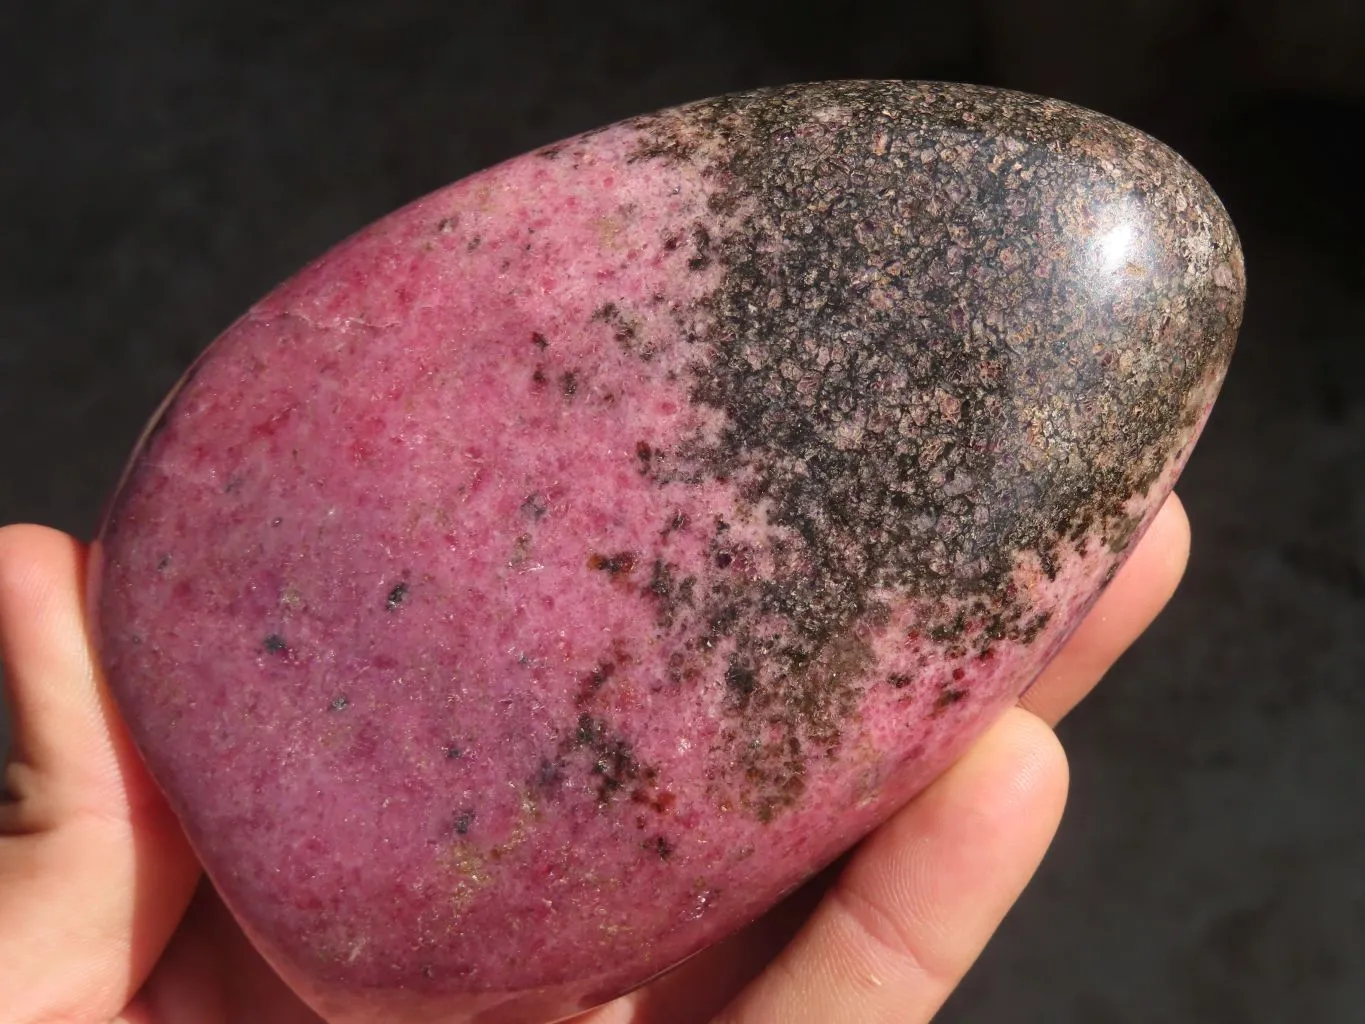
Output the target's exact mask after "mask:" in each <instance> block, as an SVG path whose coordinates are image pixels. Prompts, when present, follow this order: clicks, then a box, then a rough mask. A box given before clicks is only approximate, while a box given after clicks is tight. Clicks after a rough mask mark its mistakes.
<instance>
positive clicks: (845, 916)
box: [718, 708, 1067, 1024]
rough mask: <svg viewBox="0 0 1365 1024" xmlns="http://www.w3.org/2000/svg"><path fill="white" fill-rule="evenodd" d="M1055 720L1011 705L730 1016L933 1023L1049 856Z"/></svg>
mask: <svg viewBox="0 0 1365 1024" xmlns="http://www.w3.org/2000/svg"><path fill="white" fill-rule="evenodd" d="M1066 786H1067V770H1066V759H1065V756H1064V755H1063V753H1062V750H1061V747H1060V745H1059V744H1058V742H1057V739H1056V737H1055V736H1054V735H1053V733H1052V731H1051V730H1050V729H1049V728H1048V727H1047V725H1046V723H1044V722H1042V721H1040V720H1039V719H1038V718H1037V717H1035V716H1034V715H1032V714H1030V713H1029V712H1027V711H1024V710H1022V709H1019V708H1011V709H1010V711H1009V712H1007V713H1006V715H1005V716H1004V717H1003V718H1002V719H1001V720H1000V721H999V722H998V723H996V725H995V726H993V727H992V728H991V729H990V731H988V732H987V733H986V735H985V736H984V737H983V738H982V739H981V741H980V742H979V743H978V744H977V745H976V746H975V747H973V748H972V749H971V751H969V752H968V753H967V754H966V755H965V756H964V757H963V758H962V759H961V760H959V761H958V762H957V764H955V765H954V766H953V767H952V768H951V769H949V770H948V772H947V773H945V774H944V775H943V776H941V777H940V778H939V779H938V781H936V782H935V783H934V784H933V785H931V786H930V787H929V788H928V789H927V790H925V791H924V792H923V793H922V794H921V795H920V796H919V797H917V798H916V799H915V800H914V801H912V802H911V803H910V804H909V805H908V806H907V807H905V808H904V809H903V810H902V811H901V812H900V813H899V814H897V815H896V816H895V817H894V818H892V819H891V820H890V821H889V822H888V823H887V824H886V825H884V826H882V827H881V828H880V829H878V830H877V831H876V832H874V833H873V834H872V835H871V836H870V837H869V838H868V839H867V840H866V841H865V843H864V844H863V845H862V847H860V848H859V850H858V851H857V853H856V854H855V855H854V857H853V859H852V860H851V861H850V863H849V865H848V867H847V868H846V869H845V871H844V872H843V874H842V875H840V877H839V879H838V880H837V881H836V882H835V884H834V885H833V887H832V888H831V889H830V891H829V893H828V894H827V895H826V897H825V899H824V900H823V901H822V902H821V904H820V906H819V907H818V908H817V909H816V911H815V913H814V915H813V916H812V917H811V919H810V920H809V921H808V922H807V924H806V926H805V927H804V928H803V929H802V930H801V932H800V933H799V934H798V935H797V936H796V938H795V939H794V940H793V942H792V943H791V945H789V946H788V947H787V948H786V950H784V951H783V953H782V954H781V955H780V956H779V957H778V958H777V959H776V960H775V961H774V962H773V963H772V965H771V966H770V967H769V968H768V969H767V970H766V971H765V972H764V973H763V974H762V975H761V976H760V977H759V978H758V979H757V980H756V981H755V982H754V983H753V984H752V985H750V986H749V987H748V988H747V989H745V990H744V992H742V993H741V994H740V995H739V997H738V998H737V999H736V1000H735V1001H734V1002H733V1003H732V1004H731V1005H730V1006H729V1007H728V1008H727V1009H726V1011H725V1012H723V1013H722V1014H721V1016H720V1017H719V1018H718V1021H719V1022H722V1024H776V1022H781V1024H843V1022H848V1024H876V1022H881V1021H885V1022H888V1024H891V1022H895V1024H919V1022H924V1021H928V1020H929V1019H930V1018H931V1017H932V1016H933V1015H934V1013H935V1012H936V1011H937V1010H938V1008H939V1006H940V1005H941V1004H942V1003H943V1001H944V999H946V998H947V996H948V994H949V993H950V992H951V991H952V990H953V988H954V987H955V986H956V985H957V983H958V981H959V980H960V979H961V978H962V976H963V974H964V973H965V972H966V971H967V969H968V968H969V967H970V966H971V964H972V962H973V961H974V960H975V959H976V957H977V955H978V954H979V953H980V951H981V948H982V947H983V946H984V944H985V943H986V940H987V939H988V938H989V937H990V935H991V934H992V933H993V932H994V931H995V929H996V927H997V926H998V924H999V922H1000V920H1001V918H1003V916H1004V915H1005V913H1006V911H1007V910H1008V909H1009V907H1010V906H1011V905H1012V904H1013V903H1014V901H1015V900H1016V899H1017V898H1018V895H1019V893H1020V892H1021V891H1022V889H1023V887H1024V885H1025V884H1026V883H1027V881H1028V879H1029V878H1030V877H1031V876H1032V874H1033V872H1034V870H1035V869H1036V868H1037V866H1038V862H1039V861H1040V860H1041V859H1042V856H1043V853H1044V851H1045V850H1046V849H1047V846H1048V843H1049V842H1050V841H1051V839H1052V836H1053V833H1054V832H1055V830H1056V827H1057V823H1058V821H1059V820H1060V818H1061V812H1062V805H1063V803H1064V802H1065V799H1066Z"/></svg>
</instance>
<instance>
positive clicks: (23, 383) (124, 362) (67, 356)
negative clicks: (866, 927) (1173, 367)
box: [0, 0, 1365, 1024]
mask: <svg viewBox="0 0 1365 1024" xmlns="http://www.w3.org/2000/svg"><path fill="white" fill-rule="evenodd" d="M1361 68H1365V4H1360V3H1357V2H1355V0H1116V2H1110V3H1097V2H1095V0H1037V2H1034V3H1029V4H1023V3H1015V2H1012V0H972V2H959V3H953V2H949V0H940V2H939V3H935V4H915V3H909V2H906V3H899V4H889V3H882V4H879V3H873V2H860V3H859V2H855V3H842V4H832V3H823V4H816V3H811V2H806V0H785V2H779V0H728V2H725V3H711V2H701V0H697V2H695V3H690V4H682V3H677V4H664V3H648V2H645V0H634V2H632V0H613V2H602V3H596V4H587V3H574V2H550V0H540V2H536V0H526V2H518V0H501V2H495V3H484V2H480V3H460V2H451V0H340V2H333V3H287V2H279V0H120V2H118V3H98V2H95V0H87V2H81V0H3V2H0V439H3V440H0V522H5V521H12V520H36V521H41V522H46V523H50V524H53V525H55V526H59V527H62V528H64V529H66V530H71V531H74V532H76V533H78V534H81V535H85V536H88V535H89V534H90V533H91V532H92V530H93V529H94V526H95V522H96V517H97V515H98V512H99V508H100V505H101V501H102V499H103V497H104V495H105V493H106V492H107V491H108V490H109V488H110V487H111V485H112V484H113V482H114V480H115V477H116V475H117V473H118V471H119V469H120V466H121V463H122V460H123V458H124V456H125V454H126V453H127V451H128V450H129V448H130V447H131V445H132V443H133V441H134V439H135V437H136V435H137V433H138V431H139V428H140V427H141V425H142V423H143V421H144V420H145V418H146V417H147V416H148V415H149V414H150V412H151V411H152V409H153V408H154V406H155V405H156V404H157V401H158V400H159V398H160V397H161V396H162V394H163V393H164V392H165V391H166V389H167V388H168V387H170V385H171V384H172V383H173V382H174V380H175V379H176V378H177V376H178V375H179V374H180V372H181V371H182V370H183V369H184V367H185V366H186V365H187V364H188V362H189V361H190V360H191V358H192V357H193V356H194V355H195V354H197V353H198V352H199V350H200V349H201V348H202V347H203V346H204V345H205V344H207V342H209V341H210V340H211V339H212V338H213V337H214V335H215V334H216V333H217V332H218V331H219V330H221V329H222V328H223V327H225V326H226V325H227V324H228V323H229V322H230V321H231V320H232V319H233V318H234V317H235V316H236V315H237V314H238V313H239V312H241V311H242V310H243V309H244V308H245V307H246V306H247V305H248V304H249V303H250V302H252V301H253V300H255V299H256V298H258V297H260V296H261V295H262V294H263V293H264V292H265V291H267V290H268V289H269V288H270V287H271V286H272V285H274V284H275V283H277V282H278V281H279V280H281V279H282V278H284V277H285V276H287V275H288V274H289V273H290V272H291V271H293V270H294V269H296V268H297V267H298V266H299V265H300V264H302V263H303V262H304V261H305V260H307V259H309V258H311V257H313V256H315V255H317V254H318V253H319V252H321V251H322V250H323V249H325V248H326V247H328V246H329V245H331V244H332V243H334V242H336V241H338V240H340V239H341V238H342V237H344V236H345V235H347V234H349V233H350V232H352V231H353V230H355V229H357V228H359V227H361V226H362V225H363V224H365V223H366V222H368V221H370V220H372V219H374V218H375V217H378V216H380V215H381V214H384V213H386V212H387V211H389V210H391V209H393V208H394V207H396V206H398V205H400V204H401V203H403V202H405V201H407V200H409V199H412V198H415V197H416V196H418V195H420V194H422V193H424V192H426V191H429V190H431V189H433V188H435V187H437V186H440V185H443V184H445V183H447V182H449V181H452V180H454V179H457V178H459V177H461V176H463V175H464V174H466V173H468V172H470V171H473V170H476V169H478V168H481V167H484V166H486V165H488V164H490V163H492V162H494V161H497V160H499V159H501V158H504V157H509V156H512V155H515V154H517V153H520V152H522V151H524V150H527V149H529V148H531V147H533V146H536V145H538V144H541V143H545V142H549V141H551V140H554V139H557V138H560V137H562V136H565V135H568V134H570V133H573V132H576V131H578V130H581V129H586V128H589V127H593V126H595V125H598V124H601V123H605V122H608V121H612V120H615V119H617V118H619V117H622V116H626V115H629V114H633V113H639V112H642V111H645V110H649V109H653V108H656V107H660V106H664V105H669V104H673V103H676V102H681V101H685V100H690V99H696V98H700V97H703V96H708V95H712V94H715V93H719V92H724V91H728V90H733V89H737V88H744V87H750V86H756V85H764V84H777V83H782V82H787V81H796V80H809V79H816V78H827V77H841V76H844V77H873V76H886V77H902V78H940V79H953V80H970V81H977V82H983V83H988V84H999V85H1008V86H1012V87H1016V88H1021V89H1026V90H1030V91H1035V92H1042V93H1048V94H1052V95H1056V96H1060V97H1062V98H1065V99H1069V100H1073V101H1075V102H1078V103H1081V104H1084V105H1086V106H1090V107H1094V108H1097V109H1100V110H1103V111H1105V112H1106V113H1110V114H1114V115H1116V116H1118V117H1120V118H1122V119H1125V120H1128V121H1130V122H1132V123H1134V124H1136V125H1138V126H1139V127H1141V128H1144V129H1146V130H1147V131H1149V132H1151V133H1153V134H1155V135H1157V136H1158V137H1160V138H1162V139H1164V140H1166V141H1167V142H1169V143H1171V144H1172V145H1174V146H1175V147H1176V148H1177V149H1179V150H1181V151H1182V152H1183V153H1185V155H1186V156H1187V157H1189V158H1190V159H1191V160H1192V161H1193V162H1194V163H1195V164H1196V166H1198V167H1199V168H1201V169H1202V170H1203V171H1204V172H1205V174H1206V175H1207V176H1208V177H1209V179H1210V180H1211V181H1212V183H1213V184H1214V187H1215V188H1216V189H1217V190H1218V191H1219V192H1220V193H1221V194H1222V196H1223V197H1224V199H1225V200H1226V202H1227V204H1228V206H1229V208H1230V209H1231V211H1232V214H1233V217H1234V219H1235V220H1236V222H1237V224H1238V225H1239V227H1240V229H1241V231H1242V234H1243V240H1244V243H1245V246H1246V254H1247V264H1248V275H1249V278H1250V302H1249V305H1248V308H1247V321H1246V327H1245V329H1244V332H1243V338H1242V345H1241V349H1240V352H1239V354H1238V357H1237V359H1236V360H1235V362H1234V365H1233V371H1232V375H1231V377H1230V378H1229V381H1228V385H1227V388H1226V391H1225V393H1224V397H1223V399H1222V401H1221V403H1220V405H1219V408H1218V410H1217V411H1216V413H1215V414H1214V417H1213V420H1212V423H1211V425H1210V427H1209V429H1208V432H1207V434H1206V436H1205V440H1204V442H1203V443H1202V445H1201V447H1200V449H1199V451H1198V452H1197V453H1196V455H1195V458H1194V460H1193V463H1192V464H1191V466H1190V468H1189V471H1188V473H1187V475H1186V477H1185V479H1184V481H1183V483H1182V486H1181V488H1180V490H1181V493H1182V495H1183V496H1184V498H1185V501H1186V503H1187V505H1188V507H1189V510H1190V515H1191V517H1192V519H1193V522H1194V535H1195V545H1194V557H1193V562H1192V564H1191V566H1190V571H1189V575H1188V578H1187V581H1186V583H1185V586H1184V587H1183V589H1182V591H1181V593H1180V594H1179V596H1178V597H1177V598H1176V600H1175V602H1174V604H1173V605H1172V607H1171V608H1170V610H1169V611H1168V612H1167V613H1166V615H1165V616H1164V617H1163V618H1162V619H1161V620H1160V621H1159V623H1158V624H1157V625H1156V627H1155V628H1154V629H1153V630H1152V631H1151V632H1150V634H1149V635H1148V636H1147V637H1146V638H1144V640H1143V641H1142V642H1141V643H1140V645H1139V646H1138V647H1137V648H1136V649H1135V650H1134V651H1133V652H1132V653H1131V654H1130V655H1129V656H1128V657H1127V658H1126V659H1125V660H1124V661H1123V662H1122V664H1121V665H1120V666H1119V667H1118V669H1116V670H1115V671H1114V673H1113V674H1112V676H1111V677H1110V679H1109V680H1108V682H1107V683H1106V685H1105V686H1104V687H1103V688H1102V689H1101V691H1100V692H1099V693H1097V694H1096V696H1095V697H1094V698H1093V699H1092V700H1090V701H1089V702H1088V703H1087V704H1086V705H1085V706H1084V707H1083V708H1082V709H1081V710H1080V711H1079V712H1078V713H1077V714H1076V715H1075V716H1074V717H1073V718H1072V719H1070V720H1069V721H1068V722H1067V723H1065V725H1064V726H1063V729H1062V732H1063V738H1064V739H1065V741H1066V743H1067V745H1068V747H1069V748H1070V750H1071V752H1072V756H1073V760H1074V784H1073V796H1072V799H1071V804H1070V808H1069V810H1068V816H1067V819H1066V822H1065V823H1064V825H1063V829H1062V833H1061V835H1060V837H1059V839H1058V841H1057V844H1056V847H1055V848H1054V850H1053V852H1052V854H1051V855H1050V857H1049V859H1048V861H1047V862H1046V864H1045V865H1044V867H1043V870H1042V872H1041V874H1040V876H1039V877H1038V879H1037V881H1036V882H1035V883H1034V885H1033V886H1032V888H1031V889H1030V890H1029V892H1028V894H1027V895H1026V896H1025V898H1024V900H1023V902H1022V903H1021V904H1020V906H1019V907H1018V909H1017V910H1016V911H1015V913H1014V914H1013V915H1012V916H1011V918H1010V920H1009V922H1008V923H1007V925H1006V926H1005V928H1004V930H1003V932H1002V933H1001V935H1000V936H999V938H998V940H997V941H996V942H995V944H994V945H993V946H992V947H991V948H990V950H989V951H988V952H987V954H986V955H985V957H984V958H983V960H982V961H981V963H980V964H979V965H978V967H977V968H976V969H975V971H974V972H973V973H972V975H971V977H970V978H969V980H968V982H967V984H966V985H965V987H964V988H963V989H962V991H961V992H960V993H959V994H958V995H957V996H956V997H954V999H953V1001H952V1002H951V1003H950V1005H949V1007H948V1008H947V1009H946V1010H945V1011H944V1014H943V1017H942V1019H943V1020H946V1021H950V1022H966V1021H1009V1022H1031V1021H1047V1022H1081V1024H1127V1022H1138V1021H1141V1022H1147V1021H1177V1022H1184V1021H1190V1022H1201V1024H1219V1022H1224V1021H1226V1022H1229V1024H1232V1022H1236V1024H1256V1022H1288V1021H1294V1022H1298V1021H1313V1022H1343V1024H1347V1022H1349V1024H1359V1022H1361V1021H1365V679H1363V678H1362V676H1365V347H1363V346H1362V341H1361V339H1362V336H1363V335H1362V329H1365V247H1363V246H1362V229H1363V228H1365V200H1363V199H1362V195H1363V194H1365V188H1363V187H1362V172H1361V165H1360V164H1359V163H1358V162H1357V160H1356V158H1355V157H1354V156H1353V154H1354V152H1355V150H1356V149H1357V143H1358V142H1359V137H1360V136H1361V134H1362V133H1363V132H1365V75H1362V72H1361V71H1360V70H1359V69H1361ZM0 717H2V716H0ZM2 727H3V721H0V744H3V728H2Z"/></svg>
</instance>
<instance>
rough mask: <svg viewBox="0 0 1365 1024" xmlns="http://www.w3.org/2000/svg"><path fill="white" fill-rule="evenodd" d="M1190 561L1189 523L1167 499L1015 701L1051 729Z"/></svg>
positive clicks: (1147, 621) (1147, 619) (1154, 611)
mask: <svg viewBox="0 0 1365 1024" xmlns="http://www.w3.org/2000/svg"><path fill="white" fill-rule="evenodd" d="M1189 556H1190V521H1189V517H1188V516H1187V515H1186V512H1185V506H1184V505H1183V504H1182V503H1181V501H1180V499H1179V498H1178V497H1176V495H1175V494H1171V495H1170V496H1169V497H1168V498H1167V499H1166V502H1165V503H1164V504H1163V505H1162V507H1161V509H1160V511H1158V513H1157V514H1156V516H1155V517H1154V518H1153V520H1152V523H1151V525H1150V526H1149V527H1148V529H1147V532H1146V533H1145V534H1144V535H1143V537H1142V539H1141V540H1140V541H1138V543H1137V546H1136V547H1135V548H1134V549H1133V552H1132V554H1131V556H1129V558H1128V560H1127V561H1126V562H1125V563H1124V564H1123V566H1122V567H1121V568H1120V569H1119V571H1118V573H1117V574H1116V575H1115V577H1114V581H1113V583H1111V584H1110V585H1109V587H1108V588H1107V589H1106V590H1105V591H1104V593H1102V594H1101V595H1100V596H1099V599H1098V600H1097V601H1096V602H1095V606H1094V607H1093V608H1092V609H1091V610H1090V612H1089V614H1088V615H1086V617H1085V619H1084V621H1082V622H1081V624H1080V625H1079V626H1078V627H1077V628H1076V631H1075V633H1073V634H1072V636H1071V638H1070V639H1069V640H1068V641H1067V642H1066V646H1065V647H1063V648H1062V650H1061V651H1060V652H1059V653H1058V654H1057V656H1056V657H1055V658H1054V659H1053V660H1052V662H1051V663H1050V664H1049V665H1048V666H1047V667H1046V668H1045V669H1043V672H1042V674H1041V675H1039V677H1038V679H1037V680H1036V681H1035V682H1034V683H1033V685H1032V686H1030V687H1029V689H1028V690H1027V691H1026V692H1025V693H1024V695H1023V696H1022V697H1021V698H1020V700H1019V703H1020V706H1021V707H1024V708H1026V709H1028V710H1029V711H1032V712H1033V713H1034V714H1036V715H1037V716H1038V717H1039V718H1041V719H1043V721H1044V722H1046V723H1048V724H1050V725H1054V726H1055V725H1056V724H1057V723H1058V722H1060V721H1061V720H1062V718H1064V717H1065V716H1066V715H1067V714H1068V713H1070V711H1071V710H1072V709H1073V708H1074V707H1075V706H1076V705H1077V704H1078V703H1080V701H1081V700H1083V699H1084V698H1085V696H1086V695H1087V694H1088V693H1089V692H1090V691H1091V690H1092V689H1094V687H1095V685H1096V684H1097V683H1098V682H1099V681H1100V679H1101V678H1102V677H1103V676H1104V674H1105V673H1106V672H1108V671H1109V669H1110V668H1112V667H1113V665H1114V663H1115V662H1116V661H1117V660H1118V659H1119V657H1120V656H1122V655H1123V653H1124V652H1125V651H1126V650H1128V648H1129V647H1131V646H1132V644H1133V642H1134V641H1136V640H1137V638H1138V637H1139V636H1141V635H1142V633H1143V632H1144V631H1146V629H1147V627H1148V626H1150V625H1151V624H1152V622H1153V621H1154V620H1155V619H1156V617H1157V616H1158V615H1159V614H1160V613H1161V611H1162V609H1163V608H1165V607H1166V605H1167V604H1168V603H1169V602H1170V600H1171V598H1172V597H1173V596H1174V594H1175V591H1176V588H1177V587H1178V586H1179V585H1180V580H1181V578H1182V577H1183V576H1184V574H1185V567H1186V564H1187V563H1188V561H1189Z"/></svg>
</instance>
